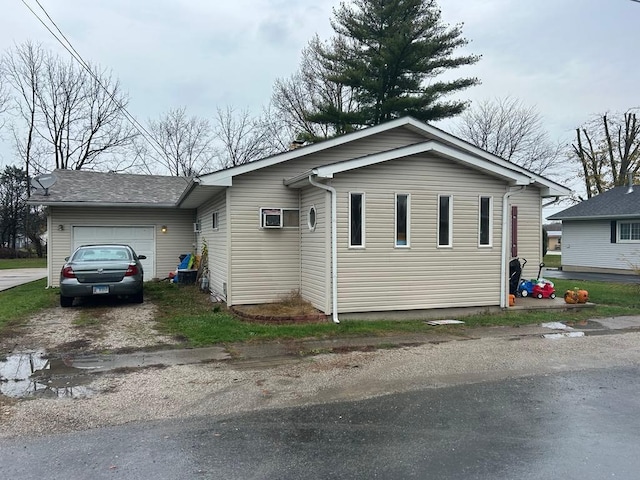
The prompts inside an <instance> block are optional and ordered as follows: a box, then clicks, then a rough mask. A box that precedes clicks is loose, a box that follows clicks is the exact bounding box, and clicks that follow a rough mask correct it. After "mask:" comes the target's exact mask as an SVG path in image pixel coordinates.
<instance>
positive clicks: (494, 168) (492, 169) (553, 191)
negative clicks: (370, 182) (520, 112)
mask: <svg viewBox="0 0 640 480" xmlns="http://www.w3.org/2000/svg"><path fill="white" fill-rule="evenodd" d="M396 128H407V129H409V130H411V131H413V132H415V133H418V134H420V135H422V136H423V137H425V142H432V141H433V142H438V143H440V144H442V145H443V146H445V147H449V148H450V149H449V150H448V152H449V153H451V152H453V150H451V149H455V150H456V151H457V152H455V155H453V156H451V155H449V154H447V155H445V156H446V157H448V158H450V159H455V160H457V161H459V162H460V163H463V164H467V165H469V166H472V167H473V166H474V164H482V168H481V169H482V170H485V171H487V172H489V173H493V174H495V175H497V176H500V177H502V178H505V179H510V180H511V181H512V182H513V183H514V184H516V185H526V184H535V185H536V186H537V187H539V188H540V189H541V192H542V195H543V196H563V195H569V194H570V193H571V190H570V189H568V188H565V187H563V186H562V185H560V184H558V183H556V182H553V181H551V180H549V179H547V178H545V177H542V176H540V175H537V174H535V173H533V172H530V171H528V170H526V169H525V168H523V167H520V166H519V165H516V164H514V163H511V162H509V161H507V160H504V159H503V158H500V157H498V156H496V155H493V154H491V153H489V152H486V151H485V150H482V149H481V148H478V147H476V146H475V145H472V144H470V143H468V142H466V141H464V140H462V139H460V138H458V137H456V136H454V135H451V134H450V133H447V132H445V131H444V130H440V129H439V128H436V127H433V126H432V125H429V124H426V123H423V122H420V121H418V120H416V119H414V118H412V117H403V118H398V119H395V120H391V121H389V122H386V123H383V124H380V125H376V126H374V127H369V128H365V129H363V130H358V131H356V132H353V133H349V134H346V135H342V136H340V137H336V138H331V139H329V140H324V141H322V142H318V143H315V144H312V145H308V146H305V147H301V148H298V149H295V150H291V151H288V152H285V153H281V154H278V155H274V156H272V157H267V158H264V159H261V160H257V161H255V162H251V163H248V164H245V165H239V166H237V167H231V168H227V169H225V170H220V171H217V172H213V173H210V174H207V175H202V176H200V177H199V178H198V181H199V183H200V185H209V186H214V185H215V186H219V187H223V186H224V187H228V186H231V185H233V177H235V176H237V175H242V174H244V173H248V172H253V171H256V170H259V169H262V168H266V167H269V166H271V165H276V164H279V163H282V162H286V161H289V160H293V159H296V158H301V157H304V156H307V155H311V154H313V153H316V152H321V151H324V150H328V149H330V148H334V147H337V146H340V145H343V144H346V143H349V142H353V141H355V140H360V139H363V138H367V137H370V136H372V135H376V134H379V133H382V132H386V131H389V130H393V129H396ZM434 145H435V143H432V144H431V145H430V146H427V147H426V148H427V150H428V148H433V147H434ZM403 148H408V147H403ZM400 150H401V149H396V150H395V153H396V154H399V153H400ZM427 150H425V151H427ZM391 152H394V151H389V152H386V153H391ZM384 153H385V152H381V153H378V154H374V155H368V156H365V157H361V158H360V160H362V159H368V160H367V161H364V162H363V164H364V163H367V162H368V161H373V162H381V161H387V160H389V159H390V158H388V157H387V156H385V155H384ZM393 158H400V156H399V155H397V156H396V157H393ZM472 159H475V160H472ZM355 160H358V159H354V160H347V161H346V162H354V161H355ZM340 163H345V162H340ZM345 164H346V165H348V168H349V169H351V168H358V167H357V163H350V164H348V163H345ZM368 164H371V163H368ZM325 167H326V168H329V169H331V168H333V167H331V166H330V165H324V166H320V167H318V169H320V168H325ZM525 177H526V178H527V179H528V181H527V182H523V178H525ZM293 180H294V179H291V180H290V181H293Z"/></svg>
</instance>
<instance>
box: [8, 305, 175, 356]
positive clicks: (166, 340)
mask: <svg viewBox="0 0 640 480" xmlns="http://www.w3.org/2000/svg"><path fill="white" fill-rule="evenodd" d="M156 313H157V307H156V306H155V305H154V304H152V303H150V302H145V303H143V304H129V303H122V302H114V303H113V304H110V305H99V306H92V305H86V306H85V305H81V306H78V307H73V308H61V307H54V308H49V309H46V310H43V311H41V312H39V313H38V314H37V315H35V316H33V317H31V318H30V319H28V320H27V322H26V323H25V324H23V326H22V327H21V328H19V329H13V331H12V335H10V336H3V338H1V339H0V352H15V351H29V350H36V349H44V350H46V351H47V352H48V353H64V352H78V351H108V350H122V349H131V350H133V349H145V348H150V347H160V346H163V345H171V344H175V343H179V342H178V341H176V339H174V338H173V337H171V336H167V335H162V334H161V333H159V332H158V331H157V330H156V322H155V315H156Z"/></svg>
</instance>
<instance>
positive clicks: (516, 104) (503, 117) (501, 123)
mask: <svg viewBox="0 0 640 480" xmlns="http://www.w3.org/2000/svg"><path fill="white" fill-rule="evenodd" d="M454 130H455V133H456V134H457V135H458V136H460V137H461V138H463V139H465V140H467V141H468V142H470V143H472V144H474V145H476V146H478V147H480V148H482V149H484V150H486V151H488V152H490V153H493V154H494V155H497V156H499V157H502V158H504V159H505V160H508V161H510V162H513V163H515V164H517V165H520V166H521V167H524V168H526V169H527V170H530V171H532V172H534V173H537V174H547V175H548V174H550V173H552V171H553V168H554V167H556V166H558V165H559V164H560V163H561V162H562V160H563V155H562V152H563V146H562V144H560V143H559V142H553V141H552V140H551V139H550V138H549V135H548V133H547V131H546V130H545V129H544V125H543V120H542V117H541V115H540V114H539V113H538V111H537V110H536V109H535V107H528V106H526V105H524V104H523V103H522V102H521V101H520V100H517V99H514V98H510V97H506V98H503V99H495V100H484V101H482V102H479V103H478V104H477V105H474V106H472V107H470V108H468V109H467V110H465V112H464V113H463V114H462V115H461V117H460V121H459V123H458V124H457V125H456V126H455V127H454Z"/></svg>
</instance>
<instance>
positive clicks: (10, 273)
mask: <svg viewBox="0 0 640 480" xmlns="http://www.w3.org/2000/svg"><path fill="white" fill-rule="evenodd" d="M46 276H47V269H46V268H12V269H8V270H0V291H3V290H8V289H10V288H13V287H17V286H18V285H23V284H25V283H30V282H35V281H36V280H40V279H41V278H45V277H46Z"/></svg>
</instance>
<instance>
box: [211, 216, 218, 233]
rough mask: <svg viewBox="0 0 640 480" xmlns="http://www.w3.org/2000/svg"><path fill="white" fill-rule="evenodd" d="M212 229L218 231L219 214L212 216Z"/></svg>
mask: <svg viewBox="0 0 640 480" xmlns="http://www.w3.org/2000/svg"><path fill="white" fill-rule="evenodd" d="M211 228H212V229H213V230H218V212H213V213H212V214H211Z"/></svg>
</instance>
